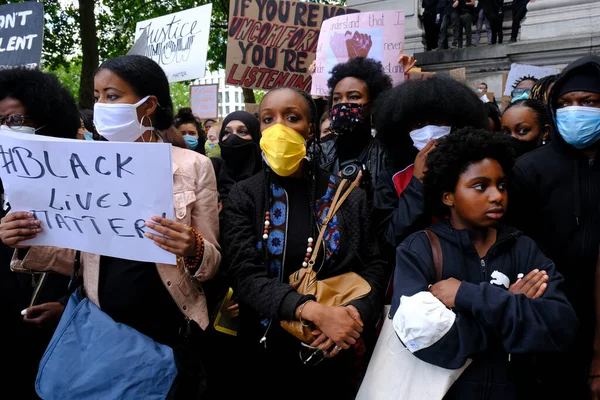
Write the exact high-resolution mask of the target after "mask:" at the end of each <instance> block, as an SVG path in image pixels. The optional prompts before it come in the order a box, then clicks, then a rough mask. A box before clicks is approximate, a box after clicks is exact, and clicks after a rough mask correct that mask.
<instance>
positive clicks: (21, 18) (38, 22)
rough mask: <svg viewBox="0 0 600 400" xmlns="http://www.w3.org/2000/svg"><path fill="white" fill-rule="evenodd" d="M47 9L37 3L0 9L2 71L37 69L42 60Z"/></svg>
mask: <svg viewBox="0 0 600 400" xmlns="http://www.w3.org/2000/svg"><path fill="white" fill-rule="evenodd" d="M43 36H44V6H43V4H41V3H36V2H24V3H15V4H6V5H3V6H0V69H4V68H10V67H16V66H21V65H23V66H27V67H30V68H36V67H37V66H38V65H39V63H40V59H41V57H42V41H43V39H44V37H43Z"/></svg>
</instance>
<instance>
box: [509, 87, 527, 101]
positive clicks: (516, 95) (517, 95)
mask: <svg viewBox="0 0 600 400" xmlns="http://www.w3.org/2000/svg"><path fill="white" fill-rule="evenodd" d="M530 93H531V89H515V90H513V91H512V95H513V98H512V99H510V102H511V103H514V102H515V101H519V100H526V99H528V98H529V94H530Z"/></svg>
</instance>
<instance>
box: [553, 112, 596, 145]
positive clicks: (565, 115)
mask: <svg viewBox="0 0 600 400" xmlns="http://www.w3.org/2000/svg"><path fill="white" fill-rule="evenodd" d="M556 126H557V128H558V133H559V134H560V136H562V138H563V139H564V140H565V142H567V143H568V144H570V145H571V146H573V147H575V148H578V149H585V148H588V147H590V146H591V145H593V144H594V143H596V142H597V141H598V139H600V108H595V107H579V106H571V107H565V108H559V109H558V110H556Z"/></svg>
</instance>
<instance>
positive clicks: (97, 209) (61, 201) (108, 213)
mask: <svg viewBox="0 0 600 400" xmlns="http://www.w3.org/2000/svg"><path fill="white" fill-rule="evenodd" d="M0 178H1V179H2V183H3V185H4V190H5V193H6V196H7V198H8V201H9V202H10V206H11V210H12V211H30V212H33V213H34V214H35V215H36V218H37V219H39V220H40V221H41V227H42V228H43V232H42V233H40V234H39V235H38V236H37V237H36V238H35V239H32V240H29V241H27V242H23V243H24V244H28V245H40V246H57V247H64V248H69V249H75V250H81V251H85V252H88V253H94V254H100V255H105V256H111V257H117V258H123V259H129V260H137V261H145V262H157V263H165V264H175V263H176V257H175V255H174V254H171V253H169V252H167V251H165V250H163V249H161V248H160V247H158V246H157V245H156V244H154V242H153V241H152V240H150V239H148V238H146V237H145V236H144V232H145V231H148V228H146V227H145V226H144V222H145V221H146V220H148V219H150V218H151V217H153V216H155V215H157V216H164V217H166V218H169V219H173V214H174V209H173V175H172V163H171V145H170V144H166V143H152V144H150V143H147V144H144V143H117V142H90V141H85V140H68V139H64V140H57V139H54V138H48V137H43V136H36V135H25V134H18V133H6V132H2V135H0ZM150 232H152V230H150Z"/></svg>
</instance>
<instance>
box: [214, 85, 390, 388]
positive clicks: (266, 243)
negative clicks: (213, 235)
mask: <svg viewBox="0 0 600 400" xmlns="http://www.w3.org/2000/svg"><path fill="white" fill-rule="evenodd" d="M259 115H260V128H261V134H262V138H261V140H260V148H261V150H262V156H263V171H262V172H261V173H258V174H256V175H254V176H253V177H251V178H249V179H247V180H245V181H242V182H239V183H237V184H236V185H234V186H233V188H232V190H231V192H230V193H229V199H228V201H227V203H226V205H225V209H224V211H223V218H222V223H223V238H224V241H225V249H226V252H227V254H228V259H229V265H228V267H227V268H228V275H229V276H230V277H231V278H232V287H233V289H234V293H236V296H237V299H238V302H239V319H240V320H239V330H238V339H239V340H240V343H239V344H240V346H239V347H240V351H239V352H238V354H237V356H238V359H236V360H232V362H235V363H236V365H238V366H239V367H241V368H240V369H239V370H242V371H244V374H245V379H248V381H250V380H251V381H253V382H255V384H254V385H252V387H248V386H246V385H244V387H243V390H244V392H243V395H244V396H245V397H253V396H252V395H256V396H261V397H263V398H275V397H280V396H281V395H282V392H281V389H280V388H281V385H280V384H279V383H281V382H286V381H290V382H291V381H296V380H297V379H299V378H300V377H309V376H310V378H308V379H309V380H308V381H307V383H309V388H307V389H308V390H310V393H314V394H318V395H317V398H336V399H353V398H354V397H355V395H356V390H357V384H358V383H359V380H360V374H361V373H362V369H361V368H357V367H356V365H357V363H358V362H359V361H360V360H361V356H364V354H365V348H367V349H368V347H369V344H370V340H372V338H373V336H374V328H375V323H376V320H377V318H378V316H379V315H380V311H381V307H382V296H383V290H384V288H383V287H382V284H383V283H384V282H382V279H383V277H384V270H383V269H384V267H383V262H382V260H381V259H380V258H379V255H378V249H377V244H376V242H375V240H374V238H375V236H374V235H370V234H369V209H368V207H367V199H366V195H365V193H364V191H363V190H362V189H359V188H355V189H354V190H353V191H352V192H351V193H350V195H349V196H348V197H347V199H346V200H345V201H344V202H343V203H342V205H341V207H340V208H339V210H338V211H337V212H336V213H335V214H334V215H333V217H332V218H331V219H330V220H329V223H328V224H327V226H326V228H324V232H323V240H322V241H321V243H319V246H316V247H315V245H316V243H315V242H316V241H317V238H318V237H319V230H320V229H321V223H322V220H323V219H324V217H325V216H327V217H330V215H328V213H329V208H330V205H331V204H332V202H335V201H336V199H335V198H334V194H335V193H336V190H337V188H338V185H339V184H340V181H341V179H340V178H339V177H337V176H335V175H330V174H328V173H326V172H323V171H321V170H320V169H319V168H318V155H315V156H314V157H312V156H311V154H307V148H306V142H307V141H309V140H312V139H315V140H316V141H317V144H316V146H315V147H317V148H318V138H317V137H315V134H317V133H318V132H317V124H318V115H317V110H316V106H315V104H314V102H313V100H312V99H311V97H310V95H308V94H307V93H305V92H300V91H297V90H294V89H290V88H280V89H275V90H272V91H271V92H269V93H268V94H267V95H266V96H265V97H264V98H263V100H262V102H261V105H260V113H259ZM316 136H318V135H316ZM311 148H312V147H311ZM313 248H314V249H316V250H315V253H316V261H315V264H314V271H318V272H317V279H319V280H320V279H325V278H329V277H334V276H337V275H340V274H343V273H346V272H350V271H353V272H355V273H357V274H358V275H360V276H361V277H362V278H364V279H365V280H366V281H367V282H368V283H369V285H370V287H371V291H370V292H369V294H368V295H366V296H365V297H363V298H360V299H358V300H354V301H351V302H350V303H349V304H348V305H346V306H343V307H330V306H325V305H323V304H319V302H318V301H317V300H316V298H315V297H314V296H308V295H303V294H300V293H298V292H297V291H296V290H295V289H294V288H293V287H292V286H290V285H289V284H288V282H289V276H290V275H291V274H293V273H294V272H296V271H298V270H300V269H302V268H304V267H307V265H308V264H307V263H308V262H309V258H311V257H312V252H313ZM281 321H300V322H301V323H302V324H303V325H305V326H307V325H308V324H310V325H311V326H312V327H313V328H312V329H313V330H312V332H311V333H312V338H311V340H312V341H311V342H310V343H301V342H300V341H299V340H298V339H297V338H296V337H294V336H293V335H291V334H290V333H288V332H287V331H285V330H284V329H283V328H282V327H281V326H280V322H281ZM246 376H247V378H246ZM276 382H279V383H276ZM248 391H250V392H248ZM306 395H307V393H306V392H305V391H296V390H291V391H288V392H287V393H286V397H287V398H305V397H306Z"/></svg>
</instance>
